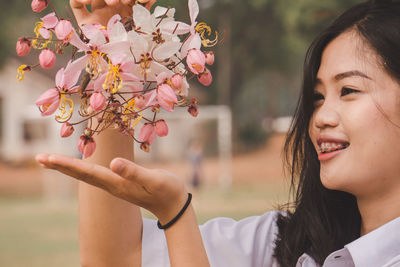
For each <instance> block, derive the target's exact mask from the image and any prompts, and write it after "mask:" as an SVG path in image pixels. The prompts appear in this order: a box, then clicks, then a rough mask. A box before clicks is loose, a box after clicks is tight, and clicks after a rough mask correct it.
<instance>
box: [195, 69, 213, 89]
mask: <svg viewBox="0 0 400 267" xmlns="http://www.w3.org/2000/svg"><path fill="white" fill-rule="evenodd" d="M197 79H198V80H199V82H200V83H201V84H202V85H204V86H209V85H210V84H211V83H212V80H213V77H212V75H211V72H210V70H209V69H207V68H206V70H205V71H204V72H203V73H202V74H200V75H198V76H197Z"/></svg>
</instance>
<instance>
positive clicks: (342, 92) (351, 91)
mask: <svg viewBox="0 0 400 267" xmlns="http://www.w3.org/2000/svg"><path fill="white" fill-rule="evenodd" d="M357 92H358V91H357V90H355V89H351V88H348V87H343V88H342V91H341V96H345V95H348V94H351V93H357Z"/></svg>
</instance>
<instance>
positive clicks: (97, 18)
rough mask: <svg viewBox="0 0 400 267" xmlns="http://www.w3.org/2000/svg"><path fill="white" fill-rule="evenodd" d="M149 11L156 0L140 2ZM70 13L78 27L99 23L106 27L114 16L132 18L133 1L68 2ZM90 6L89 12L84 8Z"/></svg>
mask: <svg viewBox="0 0 400 267" xmlns="http://www.w3.org/2000/svg"><path fill="white" fill-rule="evenodd" d="M139 2H142V3H146V5H145V6H146V8H147V9H150V8H151V7H152V6H153V4H154V3H155V2H156V0H149V1H147V0H141V1H139ZM69 3H70V5H71V8H72V11H73V12H74V15H75V17H76V20H77V21H78V24H79V25H83V24H92V23H96V22H97V23H100V24H102V25H107V22H108V20H109V19H110V18H111V17H112V16H114V15H115V14H119V15H121V17H126V16H132V5H133V4H134V3H135V0H70V1H69ZM86 5H91V10H92V11H91V12H89V10H88V9H87V8H86Z"/></svg>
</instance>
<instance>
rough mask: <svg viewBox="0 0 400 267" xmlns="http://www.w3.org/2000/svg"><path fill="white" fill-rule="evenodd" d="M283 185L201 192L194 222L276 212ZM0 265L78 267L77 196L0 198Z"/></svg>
mask: <svg viewBox="0 0 400 267" xmlns="http://www.w3.org/2000/svg"><path fill="white" fill-rule="evenodd" d="M283 184H284V183H283V182H281V183H279V184H278V183H276V182H263V183H257V184H254V183H253V184H252V183H246V184H242V185H235V186H234V187H233V188H232V190H230V191H222V190H220V189H219V188H218V187H217V186H208V187H206V188H203V189H202V190H201V191H199V192H197V193H195V194H194V200H193V205H194V207H195V209H196V212H197V215H198V221H199V223H203V222H205V221H207V220H208V219H210V218H213V217H220V216H226V217H231V218H234V219H241V218H244V217H247V216H251V215H258V214H262V213H264V212H266V211H268V210H272V209H275V208H276V207H277V205H278V204H282V203H284V202H285V201H286V200H287V188H286V187H285V186H283ZM144 215H145V216H146V217H148V216H150V217H151V215H150V214H148V213H147V212H144ZM0 266H1V267H55V266H57V267H72V266H80V265H79V252H78V202H77V200H76V197H73V198H71V200H70V201H63V202H58V203H49V202H48V201H45V200H43V199H42V198H40V197H30V198H24V197H1V196H0Z"/></svg>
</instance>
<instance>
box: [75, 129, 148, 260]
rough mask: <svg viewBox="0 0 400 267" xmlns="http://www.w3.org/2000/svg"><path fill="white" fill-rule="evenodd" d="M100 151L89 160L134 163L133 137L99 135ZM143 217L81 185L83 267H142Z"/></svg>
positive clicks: (103, 193)
mask: <svg viewBox="0 0 400 267" xmlns="http://www.w3.org/2000/svg"><path fill="white" fill-rule="evenodd" d="M95 141H96V146H97V148H96V152H95V153H94V154H93V155H92V156H91V157H90V158H89V159H86V161H89V162H93V163H96V164H99V165H102V166H105V167H109V164H110V161H111V160H112V159H113V158H115V157H124V158H126V159H129V160H133V142H132V138H130V137H126V136H123V135H122V134H121V133H119V132H118V131H117V130H111V129H110V130H106V131H104V132H102V133H101V134H100V135H96V136H95ZM141 234H142V218H141V214H140V210H139V207H137V206H135V205H134V204H132V203H130V202H127V201H125V200H122V199H119V198H116V197H114V196H112V195H111V194H109V193H108V192H106V191H104V190H102V189H99V188H97V187H94V186H92V185H88V184H86V183H83V182H79V244H80V257H81V264H82V266H83V267H115V266H118V267H125V266H130V267H131V266H140V264H141Z"/></svg>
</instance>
